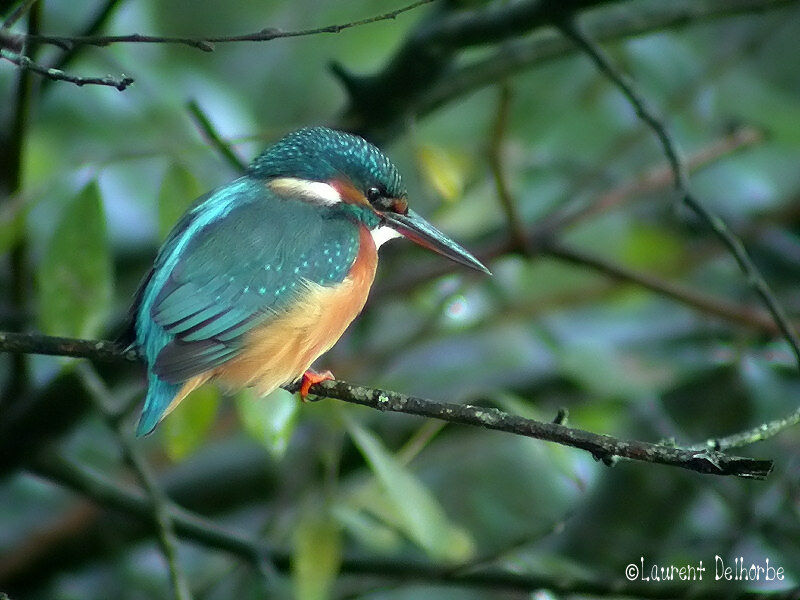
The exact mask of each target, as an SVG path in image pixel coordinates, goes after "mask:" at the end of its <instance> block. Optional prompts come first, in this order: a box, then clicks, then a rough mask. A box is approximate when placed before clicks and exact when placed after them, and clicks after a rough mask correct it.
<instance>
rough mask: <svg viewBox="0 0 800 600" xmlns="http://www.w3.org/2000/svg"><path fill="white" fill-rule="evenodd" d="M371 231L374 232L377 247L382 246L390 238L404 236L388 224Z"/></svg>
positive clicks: (373, 236) (373, 237)
mask: <svg viewBox="0 0 800 600" xmlns="http://www.w3.org/2000/svg"><path fill="white" fill-rule="evenodd" d="M370 233H372V239H373V241H374V242H375V247H376V248H380V247H381V246H383V245H384V244H385V243H386V242H388V241H389V240H393V239H395V238H399V237H403V236H402V235H401V234H399V233H397V232H396V231H395V230H394V229H392V228H391V227H388V226H387V225H381V226H380V227H376V228H375V229H373V230H372V231H371V232H370Z"/></svg>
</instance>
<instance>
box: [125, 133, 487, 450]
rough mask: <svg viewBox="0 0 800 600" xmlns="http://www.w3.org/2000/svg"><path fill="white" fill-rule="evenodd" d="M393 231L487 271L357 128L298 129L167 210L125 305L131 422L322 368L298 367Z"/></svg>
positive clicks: (322, 342) (330, 337) (359, 302)
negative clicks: (426, 214) (210, 390)
mask: <svg viewBox="0 0 800 600" xmlns="http://www.w3.org/2000/svg"><path fill="white" fill-rule="evenodd" d="M397 237H405V238H408V239H410V240H412V241H413V242H416V243H417V244H419V245H421V246H423V247H425V248H428V249H430V250H433V251H435V252H437V253H439V254H441V255H443V256H445V257H447V258H449V259H451V260H453V261H455V262H457V263H460V264H461V265H465V266H467V267H470V268H472V269H475V270H478V271H481V272H484V273H487V274H490V273H489V270H488V269H487V268H486V267H485V266H484V265H483V264H482V263H481V262H480V261H479V260H478V259H477V258H475V257H474V256H473V255H472V254H470V253H469V252H468V251H467V250H466V249H464V248H463V247H462V246H460V245H459V244H457V243H456V242H454V241H453V240H451V239H450V238H448V237H447V236H445V235H444V234H443V233H442V232H440V231H439V230H438V229H436V228H435V227H434V226H433V225H431V224H430V223H429V222H428V221H426V220H425V219H424V218H423V217H422V216H420V215H419V214H417V213H416V212H414V211H413V210H411V209H410V208H409V206H408V193H407V191H406V188H405V186H404V184H403V182H402V179H401V177H400V174H399V172H398V170H397V168H396V167H395V166H394V164H392V162H391V161H390V160H389V158H388V157H387V156H386V155H385V154H384V153H383V152H382V151H381V150H379V149H378V148H377V147H376V146H374V145H373V144H371V143H369V142H367V141H366V140H365V139H363V138H362V137H359V136H357V135H354V134H351V133H347V132H342V131H337V130H334V129H329V128H326V127H307V128H304V129H299V130H297V131H294V132H291V133H289V134H287V135H285V136H284V137H283V138H281V139H280V140H278V141H277V142H275V143H274V144H273V145H272V146H270V147H269V148H267V149H266V150H265V151H264V152H262V153H261V154H260V155H259V156H257V157H256V158H255V159H254V160H253V161H252V163H250V165H249V166H248V168H247V170H246V172H245V173H244V175H243V176H241V177H239V178H237V179H235V180H233V181H231V182H230V183H228V184H226V185H223V186H221V187H219V188H217V189H215V190H212V191H211V192H209V193H207V194H205V195H203V196H201V197H200V198H198V199H197V200H196V201H195V203H194V204H193V205H192V206H191V207H190V208H189V209H188V210H187V212H186V213H185V214H184V215H183V216H182V217H181V218H180V219H179V221H178V222H177V224H176V225H175V227H174V228H173V229H172V231H171V232H170V233H169V235H168V236H167V238H166V240H165V241H164V243H163V245H162V246H161V248H160V250H159V251H158V254H157V256H156V258H155V261H154V264H153V267H152V269H151V270H150V271H149V273H148V274H147V275H146V277H145V278H144V280H143V282H142V284H141V285H140V286H139V289H138V291H137V293H136V296H135V299H134V301H133V304H132V307H131V310H130V325H129V331H128V334H127V339H128V340H130V345H131V347H132V348H135V349H136V350H137V351H138V352H139V354H140V355H141V356H142V358H143V359H144V361H145V363H146V365H147V378H148V387H147V394H146V397H145V401H144V407H143V409H142V412H141V416H140V419H139V423H138V426H137V429H136V434H137V436H139V437H141V436H144V435H147V434H149V433H151V432H152V431H153V430H154V429H155V428H156V426H157V425H158V424H159V423H160V422H161V420H162V419H163V418H164V417H165V416H166V415H168V414H169V413H170V412H171V411H172V410H173V409H174V408H175V407H176V406H177V405H178V404H179V403H180V402H181V401H182V400H183V399H184V398H186V397H187V396H188V395H189V394H190V393H191V392H192V391H193V390H195V389H196V388H198V387H199V386H201V385H203V384H205V383H206V382H208V381H217V382H219V383H221V384H222V385H223V386H225V387H227V388H228V389H232V390H236V389H242V388H244V387H251V388H255V390H256V392H257V393H258V394H259V395H262V396H263V395H266V394H268V393H269V392H271V391H273V390H274V389H276V388H278V387H279V386H282V385H287V384H290V383H297V382H300V390H299V391H300V395H301V397H302V399H303V400H305V399H306V396H307V395H308V392H309V388H310V387H311V386H312V385H313V384H315V383H318V382H320V381H324V380H326V379H333V375H332V374H331V373H330V372H329V371H326V372H323V373H317V372H316V371H313V370H311V365H312V363H313V362H314V361H315V360H316V359H317V358H318V357H319V356H320V355H322V354H323V353H325V352H327V351H328V350H329V349H330V348H331V347H332V346H333V345H334V344H335V343H336V342H337V341H338V339H339V338H340V337H341V336H342V334H343V333H344V331H345V329H346V328H347V327H348V326H349V325H350V323H351V322H352V321H353V320H354V319H355V317H356V316H357V315H358V314H359V313H360V312H361V309H362V308H363V307H364V304H365V302H366V300H367V296H368V293H369V289H370V287H371V285H372V283H373V280H374V277H375V271H376V267H377V262H378V252H377V251H378V248H379V247H380V246H382V245H383V244H384V243H385V242H387V241H389V240H391V239H393V238H397Z"/></svg>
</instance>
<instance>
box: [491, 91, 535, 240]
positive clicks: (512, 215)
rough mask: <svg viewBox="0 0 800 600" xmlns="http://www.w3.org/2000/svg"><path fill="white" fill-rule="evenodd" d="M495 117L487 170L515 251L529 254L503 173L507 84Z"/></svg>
mask: <svg viewBox="0 0 800 600" xmlns="http://www.w3.org/2000/svg"><path fill="white" fill-rule="evenodd" d="M499 96H500V97H499V99H498V104H497V116H496V117H495V122H494V128H493V130H492V137H491V139H490V141H489V157H488V160H489V168H490V169H491V171H492V178H493V179H494V186H495V190H496V192H497V198H498V200H500V206H501V207H502V208H503V212H504V213H505V215H506V222H507V223H508V230H509V234H510V237H511V241H512V242H513V244H514V246H515V248H514V249H515V250H516V251H518V252H521V253H523V254H530V248H529V247H528V238H527V236H526V235H525V223H524V222H523V220H522V216H521V215H520V214H519V209H518V208H517V204H516V202H514V199H513V198H512V197H511V192H510V191H509V189H508V182H507V181H506V178H505V177H504V173H503V156H502V154H503V138H504V136H505V133H506V129H507V128H508V119H509V112H510V109H511V88H510V86H509V85H508V83H507V82H503V83H502V84H501V85H500V94H499Z"/></svg>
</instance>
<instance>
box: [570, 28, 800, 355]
mask: <svg viewBox="0 0 800 600" xmlns="http://www.w3.org/2000/svg"><path fill="white" fill-rule="evenodd" d="M557 24H558V26H559V27H560V28H561V31H562V32H563V33H564V35H565V36H566V37H568V38H570V39H571V40H572V41H573V42H574V43H575V44H576V45H577V46H578V47H579V48H581V50H583V51H584V52H585V53H586V54H587V56H589V57H590V58H591V59H592V61H594V63H595V64H596V65H597V68H598V69H599V70H600V72H601V73H603V74H604V75H605V76H606V77H608V79H609V80H610V81H611V82H612V83H613V84H614V85H615V86H616V87H617V88H618V89H619V91H620V92H621V93H622V94H623V95H624V96H625V97H626V98H627V99H628V101H629V102H630V103H631V105H632V106H633V107H634V109H635V110H636V114H638V115H639V117H640V118H641V119H642V120H643V121H644V122H645V123H647V125H649V126H650V128H651V129H652V130H653V133H654V134H655V135H656V137H657V138H658V140H659V143H660V144H661V147H662V149H663V151H664V155H665V156H666V157H667V160H668V162H669V164H670V166H671V168H672V172H673V177H674V184H675V189H676V190H677V191H678V193H679V194H680V195H681V197H682V199H683V202H684V203H685V204H686V205H687V206H688V207H689V208H690V209H691V210H692V211H693V212H694V213H695V214H696V215H697V216H698V217H700V218H701V219H702V220H703V221H705V222H706V223H707V224H708V226H709V227H710V228H711V229H712V231H714V233H715V234H716V235H717V237H719V239H720V240H721V241H722V242H723V244H724V245H725V246H726V247H727V248H728V250H729V251H730V253H731V255H732V256H733V257H734V259H735V260H736V263H737V264H738V265H739V268H740V269H741V270H742V272H743V273H744V274H745V276H746V278H747V283H748V284H749V285H750V287H752V288H753V290H755V292H756V293H757V294H758V296H759V297H760V298H761V300H762V301H763V302H764V304H765V306H766V307H767V310H768V311H769V312H770V314H771V315H772V318H773V319H774V320H775V323H776V324H777V325H778V328H779V329H780V330H781V333H782V334H783V337H784V338H785V339H786V341H787V342H788V343H789V346H790V347H791V349H792V352H793V353H794V355H795V358H796V360H797V364H798V367H800V339H798V337H797V333H796V332H795V330H794V327H793V326H792V324H791V323H790V322H789V319H788V318H787V317H786V314H785V312H784V310H783V308H782V307H781V305H780V303H779V302H778V300H777V299H776V298H775V295H774V294H773V293H772V290H770V288H769V286H768V285H767V282H766V281H765V280H764V277H763V276H762V275H761V272H760V271H759V270H758V268H757V267H756V266H755V264H753V261H752V259H751V258H750V255H749V254H748V253H747V250H745V248H744V245H743V244H742V242H741V240H740V239H739V238H738V237H737V236H736V235H734V234H733V232H731V230H730V229H728V226H727V225H726V224H725V222H724V221H723V220H722V219H721V218H720V217H718V216H717V215H715V214H713V213H711V211H709V210H708V209H707V208H706V207H705V206H704V205H703V204H702V203H701V202H700V201H699V200H698V199H697V197H696V196H695V195H694V194H693V193H692V191H691V190H690V186H689V172H688V169H687V168H686V164H685V163H684V161H683V158H682V156H681V153H680V150H679V149H678V145H677V143H676V142H675V141H674V140H673V138H672V136H671V134H670V133H669V132H668V131H667V128H666V126H665V125H664V123H663V122H662V121H661V119H660V118H658V117H657V116H656V112H655V110H654V109H653V108H651V107H650V105H649V103H648V102H647V100H646V99H645V98H644V96H643V95H642V94H641V93H640V92H639V90H638V89H637V88H636V87H635V85H634V83H633V82H632V81H631V80H630V79H629V78H628V77H627V76H626V75H625V74H624V73H622V72H621V71H620V70H619V69H618V68H617V67H616V66H615V65H614V64H613V63H612V62H611V59H610V58H609V57H608V56H607V55H606V54H605V52H603V50H602V49H601V48H600V47H599V46H597V45H596V44H595V43H594V42H593V41H591V40H590V39H589V38H588V37H586V36H585V35H584V34H583V33H582V32H581V31H580V29H579V28H578V26H577V24H576V23H575V21H574V20H573V19H572V18H567V19H564V20H561V21H558V23H557Z"/></svg>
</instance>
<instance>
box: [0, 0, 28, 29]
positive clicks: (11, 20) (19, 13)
mask: <svg viewBox="0 0 800 600" xmlns="http://www.w3.org/2000/svg"><path fill="white" fill-rule="evenodd" d="M35 2H36V0H24V1H23V2H21V3H20V5H19V6H17V8H15V9H14V10H13V11H12V12H11V14H10V15H8V17H6V20H5V21H3V25H2V26H0V29H8V28H9V27H12V26H13V25H14V24H15V23H16V22H17V21H19V20H20V19H21V18H22V17H24V16H25V14H26V13H27V12H28V11H29V10H30V9H31V7H32V6H33V5H34V3H35Z"/></svg>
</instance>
